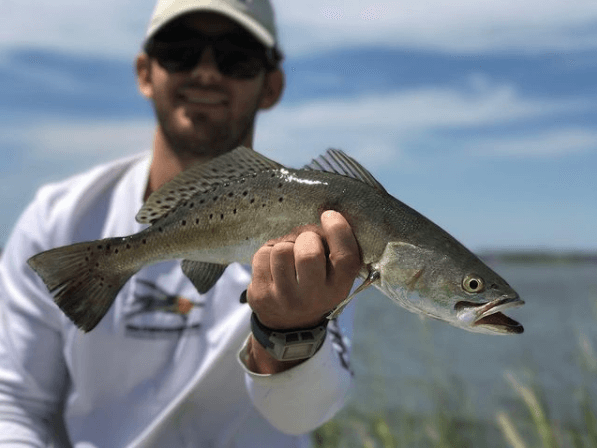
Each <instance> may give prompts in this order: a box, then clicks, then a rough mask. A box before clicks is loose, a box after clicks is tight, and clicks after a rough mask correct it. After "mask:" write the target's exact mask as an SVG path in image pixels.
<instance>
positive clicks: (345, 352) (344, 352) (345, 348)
mask: <svg viewBox="0 0 597 448" xmlns="http://www.w3.org/2000/svg"><path fill="white" fill-rule="evenodd" d="M328 332H329V333H330V335H332V343H333V344H334V349H335V350H336V352H337V353H338V357H339V358H340V363H341V364H342V367H344V368H345V369H346V370H348V371H349V372H350V374H351V375H354V372H353V371H352V369H351V368H350V343H349V341H348V339H347V338H346V337H344V335H343V334H342V330H340V327H339V325H338V320H337V319H333V320H331V321H330V322H329V324H328Z"/></svg>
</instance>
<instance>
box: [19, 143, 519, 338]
mask: <svg viewBox="0 0 597 448" xmlns="http://www.w3.org/2000/svg"><path fill="white" fill-rule="evenodd" d="M325 210H335V211H338V212H340V213H341V214H342V215H343V216H344V217H345V218H346V219H347V221H348V222H349V224H350V225H351V228H352V230H353V232H354V234H355V237H356V239H357V241H358V243H359V247H360V249H361V254H362V262H363V265H362V269H361V272H362V276H363V278H364V279H365V281H364V283H363V285H361V287H359V288H358V289H357V292H358V291H360V290H362V289H364V288H366V287H368V286H370V285H373V286H376V287H377V288H379V289H380V290H381V291H382V292H383V293H384V294H386V295H387V296H389V297H390V298H392V299H393V300H394V301H396V302H397V303H398V304H400V305H402V306H403V307H405V308H407V309H409V310H411V311H415V312H417V313H420V314H424V315H428V316H431V317H434V318H437V319H441V320H445V321H447V322H449V323H451V324H453V325H456V326H459V327H461V328H465V329H467V330H470V331H478V332H486V333H492V334H496V333H497V334H511V333H519V332H521V331H522V326H520V324H518V323H517V322H515V321H514V320H512V319H510V318H509V317H507V316H505V315H503V314H502V313H501V312H500V311H502V310H503V309H505V308H508V307H511V306H518V305H520V304H522V303H523V302H522V301H521V300H520V299H519V298H518V295H517V294H516V293H515V292H514V291H513V290H512V289H511V288H510V286H509V285H508V284H507V283H506V282H505V280H503V279H502V278H501V277H499V275H497V274H496V273H495V272H493V271H492V270H491V269H490V268H489V267H487V266H486V265H485V264H484V263H483V262H482V261H481V260H479V259H478V258H477V257H476V256H475V255H474V254H472V253H471V252H470V251H468V249H466V248H465V247H464V246H463V245H462V244H460V243H459V242H458V241H457V240H455V239H454V238H453V237H451V236H450V235H449V234H448V233H447V232H445V231H444V230H443V229H441V228H440V227H439V226H437V225H436V224H434V223H433V222H431V221H430V220H429V219H427V218H425V217H424V216H423V215H421V214H419V213H418V212H416V211H415V210H414V209H412V208H410V207H409V206H407V205H406V204H404V203H402V202H401V201H399V200H398V199H396V198H394V197H393V196H391V195H389V194H388V193H387V192H386V191H385V189H384V188H383V187H382V186H381V185H380V184H379V183H378V182H377V181H376V180H375V179H374V178H373V176H371V174H370V173H369V172H368V171H366V170H365V169H364V168H363V167H362V166H361V165H360V164H358V162H356V161H354V160H353V159H351V158H350V157H348V156H346V155H345V154H344V153H342V152H341V151H334V150H331V151H328V154H326V156H321V157H320V160H318V161H313V162H312V164H311V165H309V166H307V167H306V168H305V169H299V170H295V169H289V168H286V167H283V166H282V165H279V164H277V163H276V162H273V161H271V160H269V159H267V158H265V157H263V156H261V155H259V154H258V153H255V152H254V151H252V150H250V149H247V148H239V149H236V150H235V151H233V152H231V153H228V154H226V155H224V156H221V157H219V158H217V159H214V160H213V161H212V162H209V163H207V164H205V165H202V166H196V167H193V168H191V169H190V170H188V172H183V173H181V175H179V176H177V177H176V178H175V179H174V180H173V181H171V182H169V183H168V184H166V185H165V186H163V187H162V188H160V189H159V190H158V191H157V192H155V193H153V194H152V195H151V196H150V198H149V199H148V201H147V202H146V204H145V205H144V207H143V208H142V209H141V210H140V211H139V214H138V215H137V219H138V220H139V221H140V222H143V223H150V226H149V227H147V228H146V229H144V230H142V231H141V232H139V233H137V234H134V235H130V236H125V237H118V238H109V239H105V240H99V241H94V242H87V243H79V244H75V245H71V246H66V247H63V248H57V249H52V250H50V251H46V252H43V253H41V254H38V255H36V256H34V257H32V258H31V259H30V260H29V264H30V265H31V267H32V268H33V269H34V270H35V271H36V272H37V273H38V274H39V275H40V276H41V277H42V280H44V282H45V283H46V285H47V287H48V289H49V290H50V291H51V292H52V293H53V294H54V297H55V300H56V302H57V304H58V305H59V306H60V307H61V308H62V309H63V311H64V312H65V313H66V314H67V315H68V316H69V317H70V318H71V319H72V320H73V321H74V322H75V323H76V324H77V325H79V326H80V327H81V328H83V329H84V330H86V331H89V330H90V329H92V328H93V327H94V326H95V325H97V323H98V322H99V320H101V318H102V317H103V315H104V314H105V313H106V312H107V309H108V308H109V306H110V305H111V303H112V302H113V300H114V298H115V296H116V294H117V292H118V290H119V289H120V288H121V287H122V286H123V285H124V283H126V281H127V280H128V279H129V278H130V276H131V275H133V274H134V273H135V272H137V271H138V270H139V269H141V268H142V267H143V266H145V265H149V264H153V263H157V262H159V261H164V260H170V259H183V260H185V261H183V264H182V268H183V271H184V272H185V274H186V275H187V276H188V277H189V278H190V279H191V281H193V283H194V284H195V286H197V289H198V290H199V291H200V292H204V291H206V290H208V289H209V288H210V287H211V286H213V283H215V282H216V281H217V279H218V278H219V276H220V275H221V274H222V272H223V270H224V269H225V267H226V265H228V264H230V263H233V262H241V263H249V262H250V260H251V257H252V255H253V254H254V253H255V251H256V250H257V249H258V248H259V247H261V246H262V245H263V244H264V243H265V242H266V241H268V240H271V239H275V238H278V237H281V236H283V235H286V234H288V233H290V232H291V231H292V230H293V229H295V228H297V227H300V226H305V225H308V224H318V223H319V219H320V215H321V213H322V212H323V211H325ZM467 282H468V283H467ZM481 293H483V294H481ZM352 297H353V296H351V297H349V298H348V299H347V300H346V301H345V303H343V304H342V305H341V306H340V307H339V308H338V309H337V310H336V311H335V313H334V314H333V315H334V316H336V315H337V314H338V313H339V311H340V310H341V309H342V308H343V307H344V306H345V304H346V303H348V301H349V300H351V299H352ZM411 297H416V300H413V299H411Z"/></svg>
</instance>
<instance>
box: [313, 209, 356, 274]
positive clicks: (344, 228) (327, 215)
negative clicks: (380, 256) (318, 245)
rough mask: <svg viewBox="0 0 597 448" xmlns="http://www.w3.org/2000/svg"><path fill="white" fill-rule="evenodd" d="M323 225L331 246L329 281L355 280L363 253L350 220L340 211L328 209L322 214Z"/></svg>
mask: <svg viewBox="0 0 597 448" xmlns="http://www.w3.org/2000/svg"><path fill="white" fill-rule="evenodd" d="M321 227H322V228H323V231H324V234H325V237H326V240H327V243H328V246H329V248H330V255H329V259H330V265H331V269H330V271H329V273H328V281H329V282H331V283H344V282H347V281H351V280H354V278H355V277H356V275H357V274H358V273H359V269H360V266H361V253H360V250H359V245H358V243H357V240H356V238H355V236H354V233H353V232H352V229H351V228H350V225H349V224H348V221H346V219H345V218H344V217H343V216H342V215H341V214H340V213H338V212H334V211H331V210H328V211H326V212H324V213H323V214H322V215H321Z"/></svg>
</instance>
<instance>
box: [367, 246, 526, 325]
mask: <svg viewBox="0 0 597 448" xmlns="http://www.w3.org/2000/svg"><path fill="white" fill-rule="evenodd" d="M372 268H373V269H375V270H376V271H377V272H378V274H379V280H378V281H377V282H376V283H375V285H376V286H377V287H378V288H379V289H380V290H382V292H384V294H386V295H387V296H389V297H390V298H391V299H393V300H394V301H396V302H397V303H398V304H399V305H401V306H403V307H404V308H406V309H408V310H410V311H413V312H415V313H419V314H423V315H426V316H429V317H432V318H435V319H439V320H443V321H445V322H448V323H450V324H452V325H454V326H456V327H460V328H463V329H465V330H468V331H473V332H477V333H485V334H519V333H522V332H523V331H524V329H523V327H522V325H521V324H519V323H518V322H516V321H515V320H514V319H511V318H510V317H508V316H506V315H505V314H503V311H504V310H506V309H509V308H513V307H517V306H521V305H523V304H524V302H523V301H522V300H521V299H520V297H519V296H518V294H517V293H516V291H514V289H513V288H512V287H511V286H510V285H509V284H508V283H507V282H506V281H505V280H504V279H503V278H502V277H500V276H499V275H498V274H497V273H495V272H494V271H493V270H492V269H491V268H489V267H488V266H487V265H485V263H483V262H482V261H481V260H479V259H478V258H477V257H476V256H475V255H474V254H472V253H471V252H469V251H468V250H466V249H465V248H464V247H457V248H456V250H443V251H442V250H438V249H436V248H433V249H432V248H422V247H419V246H415V245H412V244H408V243H403V242H391V243H388V244H387V246H386V249H385V251H384V254H383V255H382V257H381V259H380V261H379V263H377V264H376V265H374V266H372Z"/></svg>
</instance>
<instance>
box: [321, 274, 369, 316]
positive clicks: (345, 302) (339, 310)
mask: <svg viewBox="0 0 597 448" xmlns="http://www.w3.org/2000/svg"><path fill="white" fill-rule="evenodd" d="M377 280H379V271H378V270H376V269H372V268H370V269H369V274H368V275H367V278H366V279H365V281H363V283H361V284H360V285H359V287H358V288H357V289H355V290H354V291H353V293H352V294H350V295H349V296H348V297H347V298H346V299H344V300H343V301H342V302H340V303H339V304H338V305H337V306H336V308H334V309H333V310H332V311H331V312H330V314H328V316H327V318H328V319H329V320H332V319H336V318H337V317H338V316H339V315H340V314H341V313H342V311H344V308H346V305H348V303H349V302H350V301H351V300H352V299H354V298H355V296H356V295H357V294H358V293H360V292H362V291H364V290H365V289H367V288H368V287H369V286H371V285H372V284H373V283H374V282H375V281H377Z"/></svg>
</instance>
